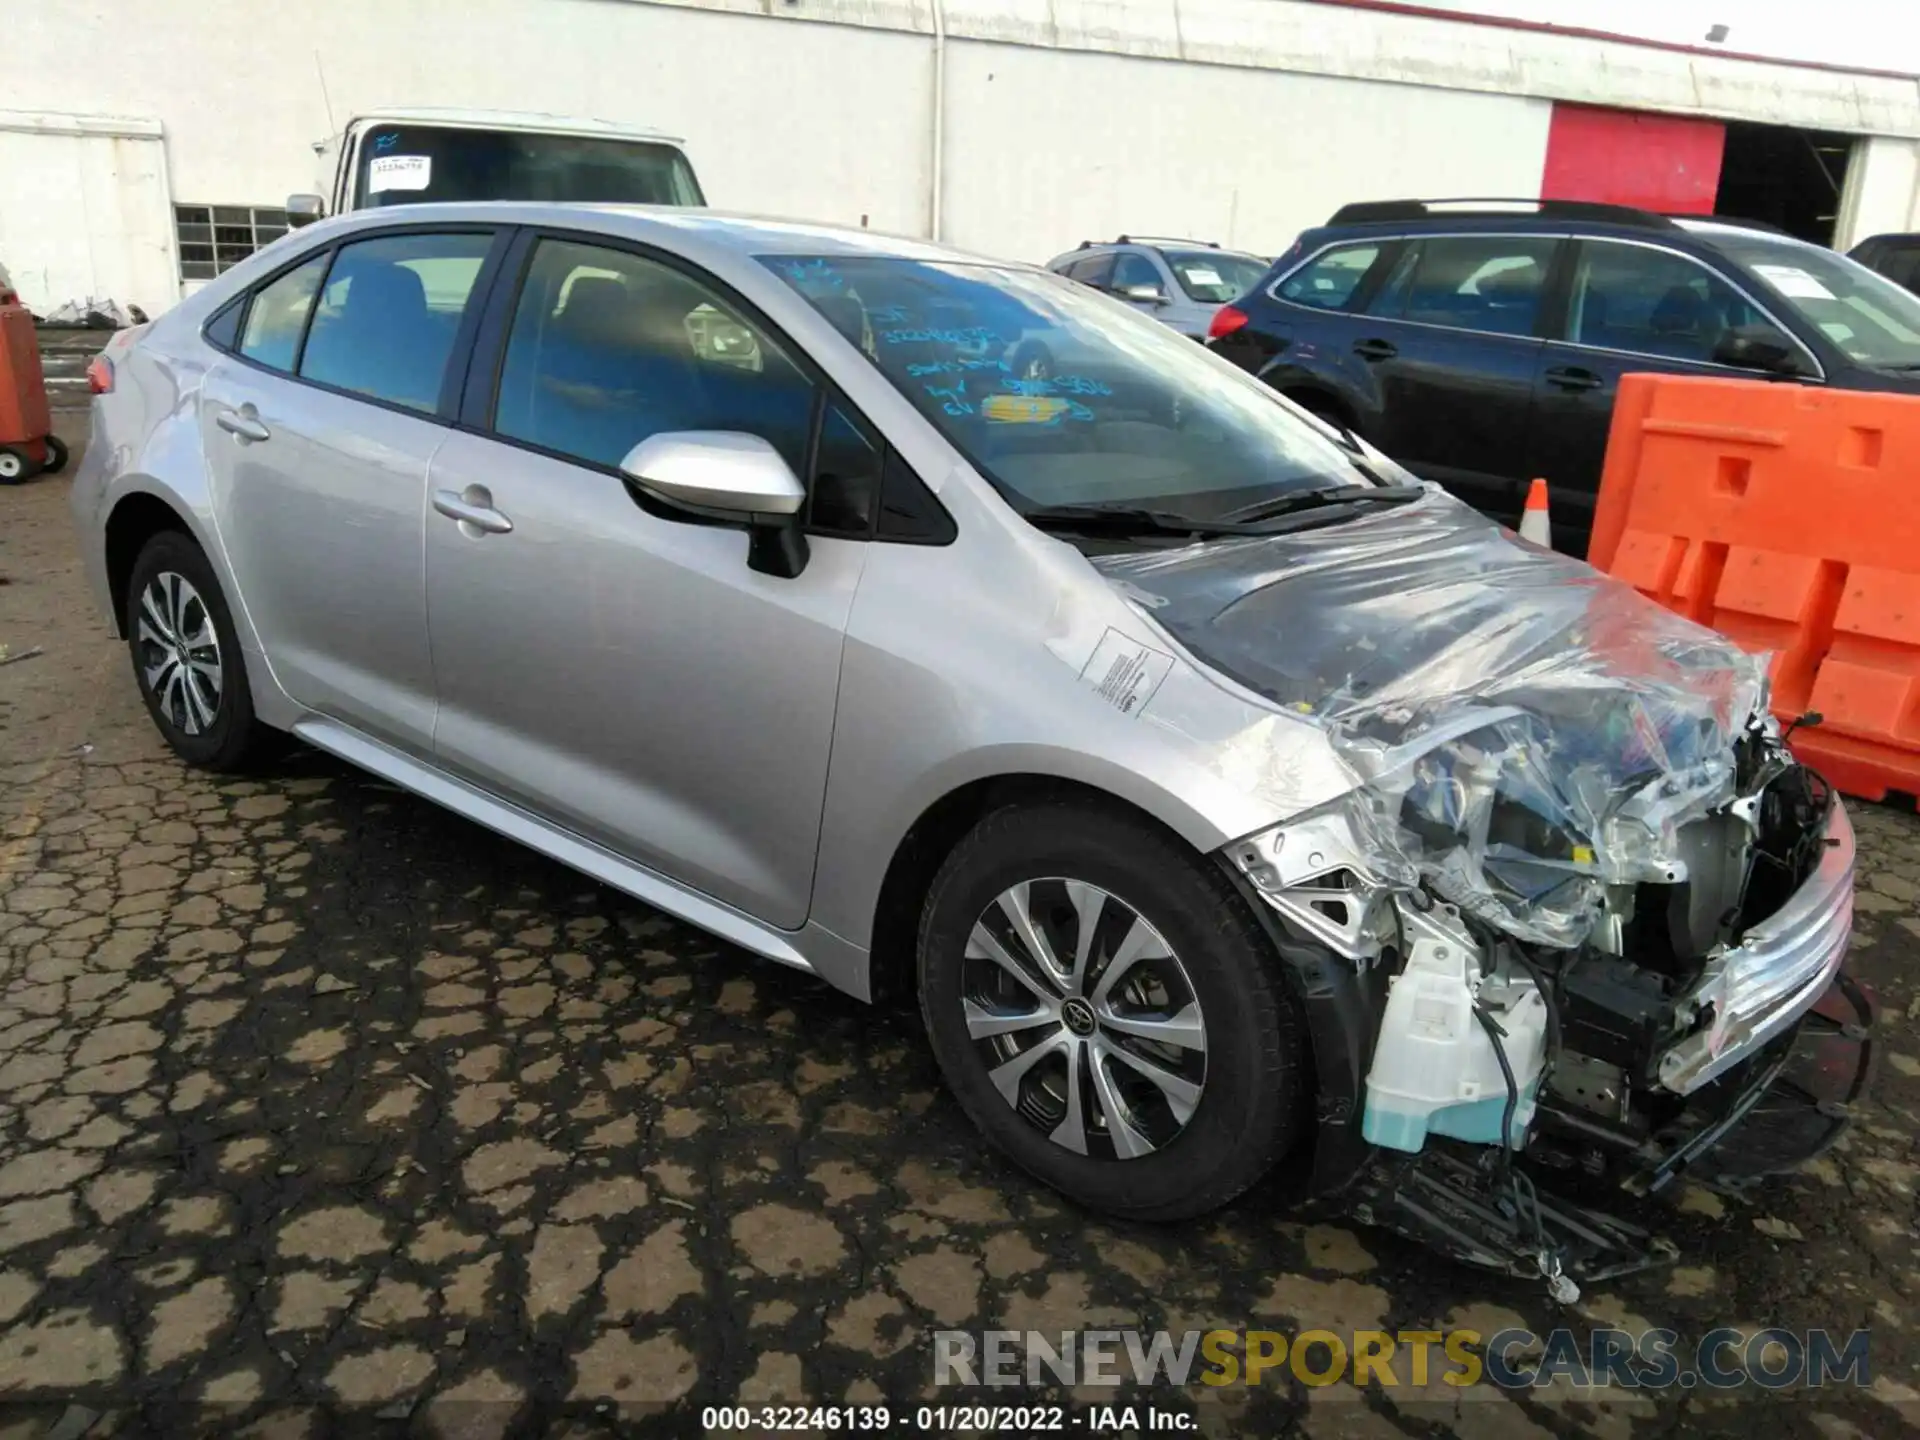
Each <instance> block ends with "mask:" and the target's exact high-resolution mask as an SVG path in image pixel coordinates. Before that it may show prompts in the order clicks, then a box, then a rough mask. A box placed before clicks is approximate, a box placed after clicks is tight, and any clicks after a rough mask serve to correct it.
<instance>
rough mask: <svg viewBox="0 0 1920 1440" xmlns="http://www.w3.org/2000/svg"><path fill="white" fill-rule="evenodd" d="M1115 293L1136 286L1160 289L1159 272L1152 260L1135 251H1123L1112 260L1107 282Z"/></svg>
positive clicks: (1123, 293) (1123, 292)
mask: <svg viewBox="0 0 1920 1440" xmlns="http://www.w3.org/2000/svg"><path fill="white" fill-rule="evenodd" d="M1108 283H1109V284H1110V286H1111V287H1112V288H1113V290H1115V291H1116V292H1117V293H1119V294H1121V295H1125V294H1126V293H1127V292H1128V291H1129V290H1132V289H1134V288H1135V287H1136V286H1138V287H1139V288H1140V289H1142V290H1156V291H1157V290H1160V289H1162V288H1163V287H1162V286H1161V284H1160V272H1159V271H1158V270H1156V269H1155V268H1154V265H1153V262H1152V261H1151V260H1149V259H1147V257H1146V256H1144V255H1141V254H1139V253H1137V252H1135V251H1131V250H1129V251H1126V252H1124V253H1123V254H1122V255H1121V256H1120V257H1119V258H1118V259H1117V260H1115V261H1114V262H1113V279H1112V280H1111V281H1109V282H1108Z"/></svg>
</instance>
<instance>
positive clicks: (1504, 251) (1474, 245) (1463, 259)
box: [1371, 235, 1560, 335]
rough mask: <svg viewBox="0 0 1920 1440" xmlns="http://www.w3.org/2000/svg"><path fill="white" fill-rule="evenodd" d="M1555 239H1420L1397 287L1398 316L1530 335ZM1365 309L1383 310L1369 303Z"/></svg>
mask: <svg viewBox="0 0 1920 1440" xmlns="http://www.w3.org/2000/svg"><path fill="white" fill-rule="evenodd" d="M1559 243H1560V242H1559V241H1558V240H1556V239H1554V238H1552V237H1551V236H1519V237H1514V236H1505V235H1441V236H1435V237H1433V238H1431V239H1427V240H1422V241H1420V242H1419V243H1418V245H1417V247H1416V249H1417V254H1416V256H1415V257H1414V259H1413V261H1412V262H1411V263H1412V268H1411V270H1410V271H1409V272H1408V275H1407V283H1406V285H1405V287H1404V290H1403V291H1402V293H1404V295H1405V297H1406V301H1405V307H1404V309H1402V310H1401V312H1400V316H1399V318H1400V319H1403V320H1417V321H1419V322H1420V323H1421V324H1423V325H1445V326H1448V327H1450V328H1452V329H1455V330H1478V331H1482V332H1485V333H1488V334H1494V335H1531V334H1532V333H1533V326H1534V321H1535V320H1536V318H1537V317H1538V315H1539V312H1540V298H1541V295H1542V294H1543V293H1544V292H1545V290H1546V284H1547V267H1548V266H1549V265H1550V264H1551V263H1552V261H1553V252H1554V247H1555V246H1557V245H1558V244H1559ZM1389 288H1390V289H1391V288H1394V287H1389ZM1371 313H1373V314H1376V315H1378V314H1384V313H1386V312H1384V311H1383V310H1381V308H1380V307H1379V306H1375V307H1373V308H1372V311H1371Z"/></svg>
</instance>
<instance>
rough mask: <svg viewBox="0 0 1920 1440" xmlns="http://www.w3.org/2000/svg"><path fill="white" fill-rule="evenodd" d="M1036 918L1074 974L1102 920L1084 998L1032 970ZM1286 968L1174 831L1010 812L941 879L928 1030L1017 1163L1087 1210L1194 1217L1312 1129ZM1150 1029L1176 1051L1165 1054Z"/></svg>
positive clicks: (1137, 822)
mask: <svg viewBox="0 0 1920 1440" xmlns="http://www.w3.org/2000/svg"><path fill="white" fill-rule="evenodd" d="M1069 882H1071V883H1072V885H1073V887H1075V888H1069ZM1022 886H1024V887H1025V888H1024V890H1022V889H1021V888H1020V887H1022ZM1023 895H1024V899H1025V902H1026V903H1025V905H1024V906H1022V905H1021V903H1020V899H1021V897H1022V896H1023ZM1009 900H1010V902H1011V908H1009V903H1008V902H1009ZM1021 909H1024V910H1025V912H1026V913H1027V914H1028V916H1029V917H1030V918H1031V919H1032V921H1033V923H1032V927H1031V929H1032V932H1033V933H1034V934H1035V935H1038V936H1039V937H1041V938H1042V939H1043V940H1044V941H1045V942H1046V943H1047V945H1048V947H1049V948H1050V950H1051V951H1052V953H1053V954H1054V955H1055V956H1057V957H1063V959H1064V966H1065V968H1069V969H1070V968H1071V961H1072V955H1073V952H1074V951H1075V950H1077V949H1078V948H1079V947H1078V943H1077V941H1078V936H1079V934H1080V932H1081V929H1082V928H1083V921H1085V920H1091V925H1090V927H1088V928H1090V929H1091V932H1092V937H1093V938H1092V941H1091V943H1090V944H1089V945H1088V946H1087V947H1086V949H1087V959H1086V961H1085V963H1084V966H1083V971H1082V979H1081V981H1080V982H1079V984H1078V986H1077V988H1076V986H1075V985H1074V983H1073V982H1072V981H1071V977H1070V976H1067V977H1063V978H1065V979H1067V982H1068V983H1066V984H1065V985H1062V984H1061V983H1060V982H1059V981H1048V980H1047V979H1046V975H1045V969H1044V966H1042V965H1037V964H1035V956H1034V953H1033V950H1034V947H1033V945H1032V944H1031V943H1030V942H1029V941H1028V940H1026V939H1023V938H1022V935H1021V932H1020V930H1019V929H1018V928H1016V926H1015V923H1014V920H1013V916H1014V913H1015V912H1017V911H1019V910H1021ZM1141 923H1144V924H1145V926H1147V927H1148V928H1147V929H1146V930H1145V931H1141V930H1140V929H1139V928H1138V927H1139V925H1140V924H1141ZM983 932H984V935H985V941H986V942H991V944H989V943H985V942H983V940H982V934H983ZM1155 941H1158V942H1161V943H1158V944H1155V943H1153V942H1155ZM1142 942H1146V943H1142ZM995 946H997V948H998V950H999V952H1000V955H1001V956H1002V957H1004V960H1002V959H996V958H995V957H994V955H993V954H992V953H991V950H992V948H994V947H995ZM969 952H972V953H971V954H970V953H969ZM1129 957H1133V958H1129ZM1169 959H1170V960H1171V964H1169V963H1168V961H1169ZM1123 961H1126V963H1122V962H1123ZM1009 963H1010V964H1012V965H1013V966H1015V967H1017V968H1018V969H1019V970H1021V971H1023V972H1024V973H1025V975H1026V979H1025V980H1024V981H1020V980H1017V979H1015V978H1014V977H1013V976H1012V975H1011V974H1010V973H1009V971H1008V969H1007V965H1008V964H1009ZM1278 963H1279V962H1278V960H1277V957H1275V956H1274V955H1273V954H1272V951H1271V947H1270V945H1269V943H1268V941H1267V938H1266V936H1265V934H1264V932H1263V931H1262V930H1261V929H1260V926H1259V924H1258V922H1257V921H1256V920H1255V918H1254V917H1253V916H1252V915H1251V914H1249V913H1248V911H1247V909H1246V906H1245V904H1244V902H1243V901H1242V900H1241V898H1240V896H1239V895H1238V893H1237V892H1236V891H1235V890H1234V888H1233V887H1232V885H1231V884H1230V883H1229V882H1228V880H1227V878H1226V877H1225V875H1223V874H1221V873H1219V872H1217V871H1215V870H1214V869H1212V868H1211V867H1210V866H1209V865H1208V864H1207V862H1206V861H1205V860H1204V859H1203V858H1202V857H1200V856H1198V855H1195V854H1194V853H1193V852H1192V851H1191V850H1190V849H1188V848H1187V847H1186V846H1185V845H1184V844H1183V843H1182V842H1181V841H1180V840H1179V839H1178V838H1177V837H1174V836H1171V835H1168V834H1166V833H1164V832H1162V831H1160V830H1158V829H1156V828H1154V827H1153V826H1152V825H1151V824H1149V823H1148V822H1147V821H1145V820H1144V819H1142V818H1140V817H1138V816H1136V815H1135V814H1133V813H1132V812H1130V811H1126V810H1124V809H1122V808H1120V807H1118V806H1105V805H1100V804H1097V803H1090V802H1089V803H1082V802H1066V801H1060V802H1047V803H1043V804H1033V805H1021V806H1014V807H1009V808H1006V809H1002V810H999V811H995V812H994V813H992V814H990V815H988V816H987V817H986V818H985V819H983V820H982V821H981V822H980V823H979V825H978V826H976V827H975V828H974V830H973V831H972V833H970V834H969V835H968V836H967V837H966V838H965V839H964V840H962V841H961V842H960V844H959V845H958V846H957V847H956V848H955V849H954V852H953V854H952V855H950V856H949V857H948V858H947V861H946V863H945V865H943V866H942V867H941V870H940V872H939V874H938V875H937V876H936V877H935V879H934V883H933V886H932V888H931V890H930V892H929V894H928V897H927V903H926V907H925V909H924V911H923V912H922V916H921V925H920V943H919V955H918V965H919V980H920V1008H921V1018H922V1019H923V1020H924V1022H925V1024H926V1027H927V1035H928V1037H929V1039H930V1040H931V1042H932V1046H933V1051H934V1055H935V1057H936V1058H937V1060H938V1061H939V1064H940V1069H941V1071H942V1073H943V1074H944V1075H945V1077H946V1080H947V1084H948V1086H949V1087H950V1088H951V1089H952V1091H953V1093H954V1095H955V1097H956V1098H957V1099H958V1100H959V1102H960V1106H961V1108H962V1109H963V1110H965V1111H966V1113H967V1115H968V1116H969V1118H971V1119H972V1120H973V1122H974V1124H976V1125H977V1126H979V1127H980V1129H981V1131H982V1132H984V1133H985V1135H986V1137H987V1138H988V1139H989V1140H990V1141H992V1142H993V1144H994V1145H995V1146H996V1147H997V1148H998V1149H1000V1150H1001V1151H1002V1152H1004V1153H1005V1154H1006V1155H1007V1156H1008V1157H1009V1158H1010V1159H1012V1160H1013V1161H1014V1163H1015V1164H1017V1165H1019V1166H1020V1167H1021V1168H1022V1169H1024V1170H1026V1171H1028V1172H1029V1173H1030V1174H1032V1175H1034V1176H1036V1177H1037V1178H1039V1179H1040V1180H1042V1181H1044V1182H1046V1183H1047V1184H1048V1185H1051V1186H1053V1187H1054V1188H1055V1189H1056V1190H1059V1191H1061V1192H1062V1193H1064V1194H1066V1195H1067V1196H1069V1197H1071V1198H1072V1199H1074V1200H1077V1201H1079V1202H1080V1203H1081V1204H1083V1205H1085V1206H1087V1207H1089V1208H1091V1209H1095V1210H1100V1211H1104V1212H1106V1213H1108V1214H1111V1215H1115V1216H1119V1217H1122V1218H1126V1219H1131V1220H1181V1219H1187V1218H1190V1217H1192V1216H1195V1215H1202V1214H1205V1213H1206V1212H1208V1211H1210V1210H1215V1209H1218V1208H1219V1207H1220V1206H1222V1205H1225V1204H1226V1203H1227V1202H1228V1201H1230V1200H1232V1199H1233V1198H1234V1197H1235V1196H1237V1195H1239V1194H1241V1193H1242V1192H1243V1191H1245V1190H1246V1189H1247V1188H1248V1187H1250V1186H1252V1185H1253V1184H1255V1183H1256V1182H1257V1181H1259V1180H1260V1179H1261V1177H1262V1176H1264V1175H1265V1174H1266V1173H1267V1172H1268V1171H1269V1170H1270V1169H1271V1168H1272V1167H1273V1165H1274V1164H1275V1163H1276V1162H1277V1161H1278V1160H1279V1159H1280V1158H1281V1156H1283V1155H1285V1154H1286V1153H1287V1152H1288V1151H1289V1150H1290V1149H1292V1148H1293V1146H1294V1145H1295V1143H1296V1142H1297V1141H1298V1140H1299V1138H1300V1136H1301V1134H1302V1132H1303V1129H1304V1125H1305V1115H1306V1109H1305V1107H1306V1106H1307V1104H1308V1102H1309V1101H1310V1098H1311V1096H1310V1092H1309V1089H1308V1087H1309V1084H1310V1082H1309V1080H1308V1078H1307V1077H1308V1075H1309V1073H1310V1071H1309V1068H1308V1066H1309V1052H1308V1044H1307V1039H1306V1032H1305V1023H1304V1020H1303V1017H1302V1015H1301V1012H1300V1009H1299V1005H1298V1003H1297V1001H1296V1000H1295V999H1294V997H1293V995H1292V994H1291V993H1290V992H1289V991H1288V990H1287V988H1286V984H1285V981H1284V980H1283V979H1282V978H1281V976H1280V974H1279V973H1278ZM1116 965H1119V966H1120V968H1119V969H1118V970H1116V969H1115V966H1116ZM1109 984H1110V985H1111V989H1108V988H1107V987H1108V985H1109ZM1048 986H1050V987H1051V990H1050V991H1049V990H1048V989H1047V987H1048ZM1103 991H1105V994H1104V998H1103V996H1102V992H1103ZM1041 994H1050V995H1051V999H1050V1001H1042V1000H1040V999H1037V998H1035V997H1036V996H1039V995H1041ZM1076 999H1077V1001H1078V1005H1079V1007H1080V1008H1078V1009H1077V1010H1076V1009H1075V1008H1074V1007H1075V1001H1076ZM1049 1004H1051V1007H1052V1008H1051V1009H1049ZM1195 1012H1197V1019H1198V1022H1199V1023H1198V1026H1197V1027H1196V1026H1195V1024H1194V1020H1195V1018H1196V1014H1195ZM1036 1016H1037V1017H1038V1018H1037V1019H1036V1018H1034V1017H1036ZM1156 1017H1158V1018H1157V1019H1156ZM1169 1017H1171V1023H1169ZM1143 1022H1145V1023H1146V1024H1147V1025H1157V1026H1158V1027H1159V1029H1158V1032H1157V1033H1159V1034H1160V1035H1162V1036H1165V1037H1173V1036H1174V1035H1176V1034H1178V1036H1179V1037H1180V1038H1179V1039H1178V1042H1177V1043H1173V1044H1167V1043H1164V1041H1163V1042H1162V1043H1161V1047H1160V1048H1159V1050H1158V1052H1157V1054H1150V1053H1148V1052H1146V1051H1145V1050H1144V1049H1143V1041H1144V1036H1143V1035H1142V1032H1141V1029H1140V1028H1139V1027H1141V1025H1142V1023H1143ZM1121 1026H1131V1027H1134V1028H1132V1029H1130V1030H1123V1029H1121V1028H1119V1027H1121ZM996 1027H1004V1028H1003V1029H1002V1030H1001V1031H1000V1033H992V1032H994V1030H995V1029H996ZM982 1032H985V1033H982ZM1196 1046H1197V1048H1196ZM1043 1051H1044V1052H1048V1053H1046V1054H1044V1056H1042V1057H1040V1058H1035V1055H1036V1052H1043ZM1116 1057H1118V1058H1116ZM1128 1057H1131V1058H1128ZM1143 1058H1144V1059H1147V1060H1150V1061H1151V1062H1152V1063H1151V1064H1150V1065H1148V1066H1146V1067H1144V1068H1143V1066H1142V1065H1141V1064H1139V1063H1137V1062H1138V1061H1139V1060H1141V1059H1143ZM1070 1059H1071V1061H1072V1062H1073V1063H1074V1064H1075V1065H1076V1067H1077V1073H1078V1075H1079V1077H1080V1079H1079V1087H1078V1088H1079V1091H1080V1106H1079V1116H1078V1118H1079V1121H1080V1122H1081V1123H1080V1126H1079V1128H1078V1129H1076V1128H1075V1118H1076V1117H1075V1114H1074V1111H1073V1109H1072V1100H1071V1092H1070V1091H1069V1090H1068V1088H1067V1086H1066V1085H1065V1084H1064V1083H1063V1082H1064V1080H1065V1077H1066V1075H1067V1074H1068V1064H1069V1060H1070ZM1022 1067H1024V1069H1022ZM995 1069H997V1070H998V1071H999V1077H998V1079H997V1080H996V1078H995V1076H994V1074H992V1073H991V1072H992V1071H994V1070H995ZM1155 1072H1157V1073H1158V1074H1159V1075H1160V1076H1162V1077H1166V1076H1169V1075H1170V1074H1171V1075H1172V1076H1173V1079H1174V1080H1175V1083H1174V1084H1173V1085H1171V1086H1169V1085H1167V1084H1163V1083H1162V1082H1161V1081H1160V1080H1158V1079H1151V1078H1148V1077H1149V1076H1150V1075H1151V1074H1153V1073H1155ZM1016 1075H1017V1076H1018V1079H1017V1080H1015V1079H1014V1077H1015V1076H1016ZM1196 1083H1197V1086H1198V1090H1197V1095H1196V1094H1195V1092H1194V1089H1193V1088H1192V1087H1194V1086H1195V1084H1196ZM1003 1085H1004V1086H1005V1087H1006V1088H1005V1089H1004V1090H1003V1088H1002V1086H1003ZM1183 1108H1184V1109H1185V1111H1186V1113H1185V1115H1184V1116H1183V1115H1182V1113H1181V1111H1182V1109H1183ZM1116 1113H1117V1114H1118V1116H1119V1117H1120V1118H1119V1119H1118V1121H1116V1120H1115V1119H1114V1118H1113V1117H1114V1116H1115V1115H1116ZM1076 1142H1078V1143H1077V1144H1076Z"/></svg>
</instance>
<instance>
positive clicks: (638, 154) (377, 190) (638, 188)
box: [287, 109, 706, 225]
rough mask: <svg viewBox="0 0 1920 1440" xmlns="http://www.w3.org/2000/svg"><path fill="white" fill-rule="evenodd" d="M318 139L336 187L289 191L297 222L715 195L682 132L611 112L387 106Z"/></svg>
mask: <svg viewBox="0 0 1920 1440" xmlns="http://www.w3.org/2000/svg"><path fill="white" fill-rule="evenodd" d="M316 148H317V150H318V152H319V154H320V155H321V157H322V164H323V169H322V183H323V184H324V183H326V182H325V176H326V175H327V174H328V173H331V176H332V183H331V188H330V189H328V191H327V192H326V193H325V194H324V195H322V194H318V193H315V194H303V195H290V196H288V197H287V217H288V219H289V220H290V221H291V222H292V223H293V224H295V225H305V224H307V223H309V222H310V221H313V220H317V219H319V218H320V217H321V216H322V215H338V214H340V213H342V212H343V211H348V210H367V209H374V208H380V207H385V206H389V205H408V204H417V203H420V202H422V201H431V200H559V201H578V202H586V203H603V204H624V205H704V204H705V203H706V197H705V196H704V195H703V194H702V193H701V190H700V182H699V180H698V179H697V178H696V177H695V175H694V173H693V164H692V162H691V161H689V160H688V159H687V154H686V150H685V149H684V147H683V144H682V142H681V141H679V140H677V139H675V138H674V137H672V136H670V135H660V134H656V133H654V132H653V131H649V130H639V129H634V128H632V127H629V126H624V125H616V124H613V123H611V122H608V121H604V120H578V119H569V118H566V117H563V116H557V115H525V114H516V113H513V112H510V111H498V110H419V109H408V110H379V111H371V112H369V113H367V114H364V115H357V116H355V117H354V118H353V119H352V120H350V121H349V122H348V123H347V125H346V128H345V129H343V130H342V131H341V132H340V133H339V134H338V135H335V136H334V137H333V138H332V139H330V140H328V141H326V142H324V143H323V144H321V145H319V146H318V147H316ZM329 162H330V163H329Z"/></svg>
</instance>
